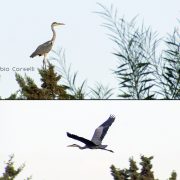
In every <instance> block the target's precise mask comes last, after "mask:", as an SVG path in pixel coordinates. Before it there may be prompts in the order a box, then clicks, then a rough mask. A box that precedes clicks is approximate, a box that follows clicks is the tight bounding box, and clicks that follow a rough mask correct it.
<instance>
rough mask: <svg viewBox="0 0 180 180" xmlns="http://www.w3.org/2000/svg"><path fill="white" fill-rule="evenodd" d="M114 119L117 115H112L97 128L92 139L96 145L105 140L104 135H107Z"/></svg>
mask: <svg viewBox="0 0 180 180" xmlns="http://www.w3.org/2000/svg"><path fill="white" fill-rule="evenodd" d="M114 120H115V116H113V115H110V116H109V118H108V119H107V120H106V121H105V122H104V123H103V124H101V125H100V126H99V127H98V128H97V129H96V130H95V132H94V135H93V137H92V139H91V141H92V142H93V143H95V144H96V145H100V144H101V141H102V140H103V138H104V136H105V135H106V133H107V131H108V129H109V127H110V126H111V125H112V123H113V122H114Z"/></svg>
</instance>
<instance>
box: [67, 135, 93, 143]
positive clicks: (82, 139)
mask: <svg viewBox="0 0 180 180" xmlns="http://www.w3.org/2000/svg"><path fill="white" fill-rule="evenodd" d="M67 136H68V137H69V138H72V139H75V140H78V141H81V142H82V143H84V144H86V145H87V146H95V145H96V144H94V143H93V142H91V141H90V140H88V139H85V138H83V137H79V136H77V135H75V134H70V133H68V132H67Z"/></svg>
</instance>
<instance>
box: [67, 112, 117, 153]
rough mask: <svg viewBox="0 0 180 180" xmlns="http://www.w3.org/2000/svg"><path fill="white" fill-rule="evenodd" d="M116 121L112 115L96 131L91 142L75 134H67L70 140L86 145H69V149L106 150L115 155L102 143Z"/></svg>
mask: <svg viewBox="0 0 180 180" xmlns="http://www.w3.org/2000/svg"><path fill="white" fill-rule="evenodd" d="M114 120H115V116H114V115H110V117H109V118H108V119H107V120H106V121H105V122H104V123H103V124H101V125H100V126H99V127H98V128H97V129H96V130H95V132H94V135H93V137H92V139H91V140H88V139H85V138H83V137H80V136H77V135H74V134H70V133H69V132H67V136H68V137H69V138H72V139H75V140H78V141H80V142H82V143H84V144H85V146H83V147H82V146H79V145H77V144H72V145H69V146H68V147H78V148H79V149H87V148H89V149H102V150H106V151H109V152H112V153H113V151H112V150H109V149H106V147H107V145H102V144H101V142H102V140H103V138H104V136H105V135H106V133H107V131H108V129H109V127H110V126H111V125H112V123H113V122H114Z"/></svg>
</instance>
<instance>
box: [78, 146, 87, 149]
mask: <svg viewBox="0 0 180 180" xmlns="http://www.w3.org/2000/svg"><path fill="white" fill-rule="evenodd" d="M77 147H78V148H79V149H85V148H86V147H85V146H79V145H77Z"/></svg>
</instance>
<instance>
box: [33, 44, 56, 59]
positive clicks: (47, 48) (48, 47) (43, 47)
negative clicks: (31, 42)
mask: <svg viewBox="0 0 180 180" xmlns="http://www.w3.org/2000/svg"><path fill="white" fill-rule="evenodd" d="M52 46H53V43H52V41H47V42H45V43H43V44H41V45H39V46H38V47H37V49H36V50H35V51H34V52H33V53H32V54H31V56H30V57H32V58H33V57H35V56H37V55H39V56H41V55H43V54H46V53H48V52H49V51H50V50H51V49H52Z"/></svg>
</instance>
